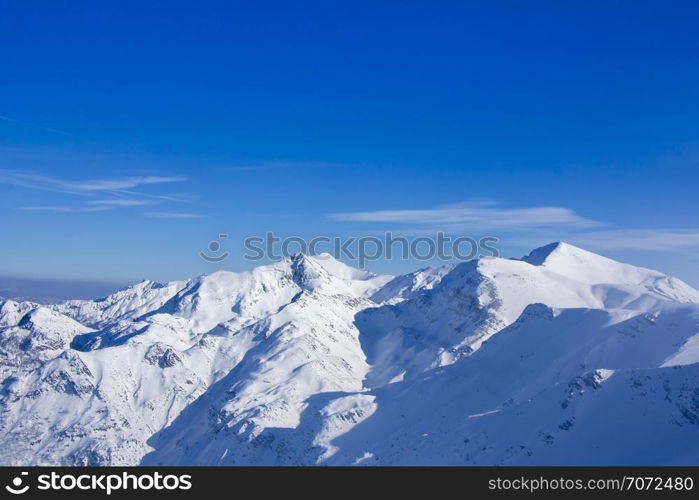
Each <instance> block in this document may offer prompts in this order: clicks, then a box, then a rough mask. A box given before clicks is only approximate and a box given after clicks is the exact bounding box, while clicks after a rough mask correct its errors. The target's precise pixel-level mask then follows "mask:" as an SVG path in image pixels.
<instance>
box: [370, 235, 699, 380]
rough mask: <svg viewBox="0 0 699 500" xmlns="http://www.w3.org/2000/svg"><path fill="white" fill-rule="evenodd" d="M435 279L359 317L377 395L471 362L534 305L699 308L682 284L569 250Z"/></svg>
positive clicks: (465, 267) (490, 261)
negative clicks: (430, 371)
mask: <svg viewBox="0 0 699 500" xmlns="http://www.w3.org/2000/svg"><path fill="white" fill-rule="evenodd" d="M437 275H438V276H439V279H438V280H433V281H432V282H430V286H426V287H424V288H422V289H418V290H417V291H416V292H411V293H410V294H408V295H407V298H405V299H401V300H400V301H397V302H398V303H395V302H396V301H390V300H387V301H385V305H383V306H382V307H378V308H374V309H370V310H367V311H365V312H363V313H362V314H360V315H359V316H358V317H357V324H358V326H359V328H360V329H361V330H362V333H363V334H364V338H365V346H366V347H365V349H366V352H367V354H368V356H369V361H370V363H371V364H372V371H371V373H370V375H369V377H368V380H367V383H368V384H369V385H370V386H371V387H377V386H381V385H384V384H386V383H389V382H391V381H396V380H403V379H404V378H406V377H408V378H409V377H412V376H416V375H419V374H421V373H423V372H424V371H425V370H427V369H431V368H436V367H439V366H446V365H449V364H451V363H453V362H455V361H456V360H458V359H460V358H462V357H464V356H469V355H471V354H472V353H473V352H474V351H476V350H477V349H479V348H480V346H481V345H482V343H483V342H484V341H486V340H487V339H488V338H490V337H491V336H492V335H493V334H495V333H497V332H499V331H500V330H502V329H503V328H505V327H507V326H508V325H510V324H512V323H513V322H514V321H516V320H517V318H519V317H520V315H521V314H522V312H523V311H524V310H525V308H526V307H527V306H529V305H531V304H536V303H541V304H545V305H547V306H550V307H554V308H595V309H605V310H619V311H620V312H621V314H622V315H623V314H626V315H629V316H630V315H634V314H637V313H639V312H646V311H649V310H652V309H653V308H656V307H660V306H661V305H662V304H663V303H667V302H681V303H699V293H698V292H697V291H696V290H694V289H692V288H691V287H690V286H689V285H687V284H686V283H684V282H682V281H680V280H678V279H675V278H670V277H668V276H665V275H663V274H662V273H659V272H657V271H651V270H648V269H642V268H637V267H634V266H629V265H627V264H622V263H619V262H616V261H613V260H611V259H607V258H605V257H602V256H600V255H596V254H593V253H591V252H587V251H585V250H582V249H580V248H577V247H574V246H572V245H568V244H565V243H554V244H552V245H548V246H546V247H542V248H540V249H537V250H534V251H533V252H532V253H531V254H530V255H529V256H528V257H525V258H524V259H521V260H517V259H501V258H483V259H480V260H478V261H471V262H467V263H464V264H460V265H458V266H455V267H452V268H442V269H441V270H440V272H438V273H437ZM398 280H405V281H407V282H408V283H410V281H411V280H409V279H407V278H406V277H403V278H396V280H394V281H393V282H391V283H389V284H388V285H387V286H386V287H384V289H382V290H380V291H379V292H377V294H376V295H375V297H381V298H384V297H383V296H382V294H383V292H384V290H386V289H387V288H389V287H391V286H393V285H394V284H395V283H396V282H397V281H398ZM394 289H395V288H394ZM400 289H403V288H399V291H398V293H397V295H399V296H400ZM391 291H393V290H391Z"/></svg>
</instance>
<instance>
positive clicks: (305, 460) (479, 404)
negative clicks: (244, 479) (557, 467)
mask: <svg viewBox="0 0 699 500" xmlns="http://www.w3.org/2000/svg"><path fill="white" fill-rule="evenodd" d="M697 366H699V292H697V291H696V290H694V289H692V288H691V287H689V286H688V285H686V284H685V283H683V282H681V281H680V280H677V279H675V278H671V277H667V276H665V275H663V274H662V273H659V272H657V271H652V270H647V269H642V268H637V267H634V266H629V265H627V264H622V263H619V262H615V261H613V260H610V259H607V258H605V257H602V256H599V255H596V254H593V253H590V252H587V251H585V250H582V249H579V248H576V247H573V246H571V245H567V244H565V243H555V244H552V245H548V246H546V247H542V248H540V249H536V250H534V251H533V252H531V253H530V254H529V255H528V256H527V257H524V258H522V259H499V258H498V259H494V258H486V259H481V260H477V261H471V262H465V263H462V264H458V265H448V266H443V267H440V268H435V269H423V270H420V271H417V272H415V273H412V274H409V275H406V276H399V277H395V278H393V277H389V276H374V275H372V274H370V273H365V272H363V271H359V270H356V269H353V268H350V267H348V266H345V265H344V264H342V263H340V262H338V261H336V260H334V259H332V258H331V257H330V256H328V255H320V256H316V257H308V256H303V255H296V256H293V257H291V258H288V259H285V260H283V261H280V262H278V263H275V264H272V265H269V266H263V267H259V268H256V269H254V270H252V271H249V272H246V273H229V272H218V273H214V274H212V275H209V276H202V277H199V278H195V279H193V280H190V281H186V282H173V283H169V284H165V285H160V284H157V283H152V282H142V283H139V284H137V285H134V286H132V287H129V288H126V289H124V290H121V291H119V292H117V293H115V294H113V295H111V296H109V297H106V298H105V299H101V300H98V301H70V302H66V303H61V304H56V305H53V306H43V307H41V306H38V305H37V304H32V303H17V302H11V301H6V302H0V373H2V393H1V395H0V445H1V446H0V463H2V464H7V465H32V464H40V465H57V464H60V465H73V464H80V465H137V464H144V465H153V464H166V465H180V464H196V465H249V464H268V465H276V464H285V465H291V464H295V465H309V464H333V465H340V464H355V463H356V464H365V465H371V464H379V465H386V464H543V463H550V464H556V463H559V464H562V463H579V464H600V463H614V464H627V463H628V464H630V463H641V462H643V463H685V464H697V463H699V447H698V446H696V445H694V444H693V443H697V442H699V440H698V439H697V438H698V437H699V399H698V395H699V372H698V369H697ZM648 434H652V437H651V438H648V437H646V438H643V436H644V435H646V436H647V435H648ZM661 440H664V441H665V445H664V446H662V447H660V448H662V449H659V443H660V442H661Z"/></svg>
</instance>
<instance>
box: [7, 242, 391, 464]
mask: <svg viewBox="0 0 699 500" xmlns="http://www.w3.org/2000/svg"><path fill="white" fill-rule="evenodd" d="M390 279H391V277H377V276H374V275H372V274H370V273H365V272H362V271H358V270H354V269H352V268H349V267H347V266H345V265H343V264H341V263H339V262H337V261H334V260H332V259H331V258H329V257H328V256H318V257H307V256H302V255H299V256H294V257H293V258H290V259H286V260H284V261H281V262H279V263H276V264H273V265H270V266H264V267H260V268H257V269H255V270H253V271H251V272H248V273H240V274H237V273H228V272H220V273H215V274H212V275H209V276H203V277H200V278H196V279H194V280H191V281H189V282H177V283H171V284H167V285H159V284H155V283H150V282H143V283H140V284H138V285H136V286H134V287H130V288H127V289H125V290H122V291H120V292H117V293H116V294H114V295H112V296H110V297H107V298H105V299H103V300H100V301H95V302H79V301H72V302H69V303H64V304H59V305H57V306H55V307H54V308H53V309H52V310H50V309H31V307H30V306H20V305H19V304H17V305H9V306H7V312H6V314H4V315H3V317H4V318H5V321H6V322H8V323H13V322H17V324H16V325H15V326H12V327H8V328H7V329H5V330H6V331H4V332H3V333H4V334H5V335H4V336H3V338H4V339H6V344H7V346H6V347H7V348H8V350H9V349H10V348H12V349H13V356H12V357H7V358H6V361H7V362H6V364H5V366H4V368H6V373H7V374H8V375H10V374H11V375H18V373H16V372H17V371H18V368H20V367H21V373H22V374H21V376H20V377H17V376H14V377H8V378H7V380H6V381H5V384H6V397H5V398H4V399H3V400H2V405H3V406H4V408H5V409H6V410H7V411H5V413H4V414H3V417H2V419H0V430H2V435H3V438H2V439H1V440H0V442H2V443H6V444H7V445H8V446H7V447H6V448H5V449H6V450H8V454H7V455H4V454H3V453H2V452H0V456H2V457H3V458H2V460H3V461H4V462H6V463H26V464H29V463H32V464H56V463H60V464H72V463H80V464H85V465H108V464H112V465H116V464H138V463H140V461H141V459H142V457H143V455H144V454H146V452H147V451H148V450H149V446H148V444H147V441H148V440H149V439H151V438H152V436H153V435H154V434H155V433H157V432H158V431H160V430H161V429H163V428H165V427H167V426H169V425H171V424H173V423H174V422H175V421H176V420H177V419H178V417H179V415H180V413H181V412H182V411H183V410H184V409H185V408H189V407H190V406H192V410H190V411H193V410H194V409H196V408H197V405H194V404H193V403H195V402H197V401H198V400H199V399H200V398H201V397H202V396H204V395H205V396H206V398H207V399H206V400H208V398H211V397H212V394H217V391H219V390H221V391H222V393H221V397H220V398H218V399H217V400H216V404H217V412H218V414H215V415H213V416H212V415H211V414H210V407H207V409H206V414H204V415H201V416H200V418H199V423H196V424H193V425H194V426H195V427H201V429H202V431H206V432H208V431H211V430H212V429H215V428H217V427H222V426H223V427H226V426H228V427H232V428H233V427H234V428H235V429H236V432H240V433H244V434H245V435H246V436H247V437H246V438H245V439H247V440H253V439H254V438H255V437H256V436H257V435H259V434H260V433H262V432H264V430H265V429H267V428H268V427H293V426H294V425H295V424H296V423H298V419H299V415H300V413H301V412H302V411H303V408H304V405H305V401H306V399H308V398H309V397H311V396H312V395H314V394H316V393H319V392H328V391H330V392H333V391H360V390H362V388H363V384H362V381H363V379H364V378H365V375H366V372H367V371H368V365H367V364H366V361H365V356H364V354H363V352H362V350H361V345H360V343H359V340H358V336H359V332H358V331H357V330H356V328H355V327H354V324H353V320H354V316H355V315H356V314H357V312H359V311H360V310H362V309H365V308H367V307H369V306H371V305H373V303H372V302H371V301H370V300H369V299H368V298H367V297H368V296H369V295H371V294H373V293H374V292H375V291H376V290H377V289H378V288H379V287H380V286H382V285H384V284H385V283H386V282H387V281H389V280H390ZM22 308H26V309H28V310H29V312H28V313H27V314H26V315H25V316H24V317H23V318H19V315H18V314H16V311H19V310H20V309H22ZM58 311H61V312H64V313H65V314H68V315H72V316H73V317H74V318H76V319H81V320H82V321H84V322H86V323H88V324H91V325H94V326H95V327H96V329H92V328H88V327H84V326H82V325H80V324H79V323H77V322H76V321H75V320H73V319H71V318H69V317H68V316H65V315H63V314H61V313H59V312H58ZM110 317H111V318H112V319H111V320H110V319H109V318H110ZM18 318H19V321H17V319H18ZM42 343H43V344H42ZM3 345H4V344H3ZM43 345H47V346H49V347H50V350H49V349H48V347H47V348H46V349H44V348H43V347H42V346H43ZM11 360H13V361H11ZM10 361H11V362H10ZM37 387H41V390H40V391H39V392H37ZM37 398H38V399H37ZM52 404H57V405H58V406H57V408H61V409H62V410H61V412H62V413H61V415H63V416H62V417H61V418H57V417H56V415H55V412H52V411H48V409H49V408H51V405H52ZM20 421H21V422H20ZM178 422H179V420H178ZM205 423H206V424H208V425H203V424H205ZM189 431H192V429H189ZM76 434H79V435H80V436H81V439H76V437H75V436H76ZM20 443H21V444H20ZM10 452H11V454H10Z"/></svg>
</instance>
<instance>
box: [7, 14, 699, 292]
mask: <svg viewBox="0 0 699 500" xmlns="http://www.w3.org/2000/svg"><path fill="white" fill-rule="evenodd" d="M377 4H380V5H377ZM697 18H699V4H697V3H695V2H679V1H678V2H667V1H665V2H610V1H600V2H595V1H591V2H584V3H583V2H514V1H513V2H479V3H475V2H429V3H427V2H420V3H418V2H390V1H387V2H361V1H360V2H343V3H339V2H304V1H300V2H279V3H277V2H252V3H251V2H220V3H218V2H196V3H193V2H174V1H173V2H163V3H159V4H158V3H149V5H144V4H143V2H113V3H108V2H72V3H71V4H70V6H66V5H59V4H57V3H55V2H33V1H23V2H6V3H4V4H3V7H2V15H0V43H2V46H3V47H4V48H5V50H3V51H2V55H1V58H2V60H1V61H0V67H1V68H2V69H1V70H0V214H1V217H0V231H1V232H2V236H3V237H2V245H0V275H3V274H4V275H13V276H25V277H35V278H71V279H76V280H100V281H117V282H131V281H134V280H139V279H142V278H150V279H157V280H169V279H183V278H187V277H191V276H194V275H198V274H202V273H207V272H212V271H214V270H216V269H219V268H225V269H231V270H240V269H245V268H248V267H250V266H251V264H250V263H248V262H246V261H244V260H243V259H242V257H241V254H242V250H243V249H242V240H243V238H244V237H246V236H256V235H262V234H264V233H265V232H267V231H273V232H275V233H277V234H279V235H282V236H291V235H299V236H301V237H305V238H310V237H313V236H318V235H330V236H333V235H339V236H350V235H363V234H376V233H379V232H381V231H386V230H393V231H396V232H399V233H405V234H424V233H430V232H434V231H437V230H442V229H445V230H448V231H449V232H451V233H453V234H466V235H469V236H490V235H493V236H497V237H499V238H501V240H502V242H501V250H502V252H503V253H504V254H505V255H507V256H509V255H515V256H520V255H521V254H523V253H526V252H528V250H530V249H531V248H533V247H535V246H539V245H541V244H545V243H548V242H550V241H555V240H566V241H570V242H571V243H574V244H579V245H581V246H583V247H585V248H588V249H590V250H593V251H598V252H600V253H603V254H605V255H609V256H611V257H614V258H617V259H621V260H624V261H628V262H631V263H634V264H638V265H644V266H647V267H653V268H658V269H660V270H663V271H665V272H668V273H671V274H675V275H677V276H679V277H681V278H683V279H685V280H687V281H688V282H690V283H692V284H694V285H699V258H698V257H697V250H698V249H699V222H698V221H697V215H699V209H698V208H697V206H698V205H697V202H696V191H697V187H698V186H699V168H698V167H699V140H698V137H699V123H698V119H697V117H699V98H698V97H697V90H696V89H697V88H699V36H697V33H696V19H697ZM220 233H227V234H230V238H229V239H228V240H226V242H225V246H226V247H227V249H228V250H229V251H231V252H232V253H233V256H232V257H231V258H230V259H228V260H227V261H225V262H224V263H223V264H219V265H212V264H208V263H206V262H203V261H202V260H201V259H200V258H199V257H198V256H197V253H198V252H199V251H200V250H203V249H206V246H207V244H208V242H209V241H211V240H212V239H215V238H216V236H217V235H218V234H220ZM418 265H420V264H419V263H412V262H408V263H405V262H395V261H394V262H375V263H372V264H371V265H370V266H369V268H370V269H372V270H375V271H378V272H395V273H397V272H402V271H408V270H411V269H413V268H415V267H417V266H418Z"/></svg>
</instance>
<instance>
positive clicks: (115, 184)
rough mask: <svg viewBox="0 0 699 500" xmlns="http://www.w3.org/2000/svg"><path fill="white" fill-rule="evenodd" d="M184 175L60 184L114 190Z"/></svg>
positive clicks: (172, 179)
mask: <svg viewBox="0 0 699 500" xmlns="http://www.w3.org/2000/svg"><path fill="white" fill-rule="evenodd" d="M186 180H187V178H186V177H127V178H122V179H98V180H88V181H80V182H63V183H62V185H63V186H66V187H68V188H72V189H76V190H78V191H115V190H119V189H133V188H137V187H139V186H144V185H148V184H166V183H172V182H184V181H186Z"/></svg>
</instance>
